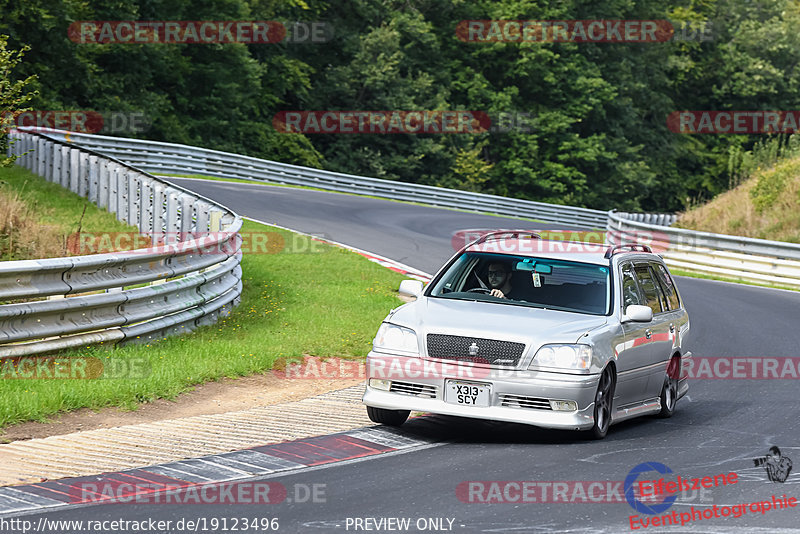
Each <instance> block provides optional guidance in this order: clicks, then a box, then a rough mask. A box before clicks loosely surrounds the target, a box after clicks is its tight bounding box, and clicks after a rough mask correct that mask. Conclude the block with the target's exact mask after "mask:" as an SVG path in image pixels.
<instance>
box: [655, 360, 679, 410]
mask: <svg viewBox="0 0 800 534" xmlns="http://www.w3.org/2000/svg"><path fill="white" fill-rule="evenodd" d="M678 369H680V359H679V358H677V357H676V358H672V359H671V360H670V362H669V365H668V366H667V374H666V376H664V385H663V386H662V387H661V396H660V399H661V411H660V412H658V416H659V417H661V418H664V419H667V418H668V417H672V414H673V413H675V405H676V404H677V403H678V377H679V376H680V374H679V371H678Z"/></svg>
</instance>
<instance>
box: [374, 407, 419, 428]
mask: <svg viewBox="0 0 800 534" xmlns="http://www.w3.org/2000/svg"><path fill="white" fill-rule="evenodd" d="M410 413H411V412H410V411H409V410H384V409H383V408H373V407H372V406H367V416H369V419H370V421H372V422H373V423H380V424H382V425H388V426H400V425H402V424H403V423H405V422H406V419H408V414H410Z"/></svg>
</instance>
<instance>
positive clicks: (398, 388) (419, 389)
mask: <svg viewBox="0 0 800 534" xmlns="http://www.w3.org/2000/svg"><path fill="white" fill-rule="evenodd" d="M389 391H391V392H392V393H401V394H403V395H414V396H415V397H426V398H429V399H435V398H436V386H432V385H430V384H412V383H411V382H396V381H392V385H391V386H389Z"/></svg>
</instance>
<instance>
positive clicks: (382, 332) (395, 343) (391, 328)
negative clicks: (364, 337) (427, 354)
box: [372, 323, 419, 355]
mask: <svg viewBox="0 0 800 534" xmlns="http://www.w3.org/2000/svg"><path fill="white" fill-rule="evenodd" d="M372 348H373V349H375V350H380V351H391V352H403V353H406V354H409V355H411V354H413V355H418V354H419V347H418V345H417V333H416V332H414V331H413V330H411V329H410V328H403V327H402V326H397V325H394V324H391V323H383V324H381V327H380V328H378V333H377V334H375V339H374V340H373V341H372Z"/></svg>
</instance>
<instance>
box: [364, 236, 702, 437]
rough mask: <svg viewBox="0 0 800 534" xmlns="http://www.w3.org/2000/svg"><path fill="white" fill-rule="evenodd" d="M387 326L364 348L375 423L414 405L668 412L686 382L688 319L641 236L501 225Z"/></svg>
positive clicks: (593, 428) (448, 411) (412, 286)
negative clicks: (585, 236)
mask: <svg viewBox="0 0 800 534" xmlns="http://www.w3.org/2000/svg"><path fill="white" fill-rule="evenodd" d="M400 292H401V293H402V294H406V295H409V296H414V297H417V298H416V300H415V301H413V302H409V303H407V304H404V305H403V306H400V307H399V308H397V309H395V310H393V311H392V312H391V313H390V314H389V315H388V316H387V317H386V319H385V320H384V322H383V323H382V324H381V326H380V328H379V330H378V333H377V335H376V336H375V339H374V341H373V348H372V351H370V353H369V355H368V356H367V387H366V391H365V393H364V398H363V402H364V404H366V406H367V413H368V415H369V417H370V419H371V420H372V421H374V422H376V423H382V424H386V425H393V426H397V425H401V424H403V423H404V422H405V421H406V419H407V418H408V415H409V413H410V411H419V412H428V413H434V414H445V415H453V416H462V417H474V418H481V419H492V420H496V421H509V422H515V423H526V424H531V425H536V426H539V427H545V428H555V429H569V430H580V431H585V433H586V434H587V435H588V436H589V437H593V438H596V439H602V438H603V437H605V436H606V434H607V432H608V428H609V426H610V425H611V424H612V423H617V422H620V421H623V420H625V419H630V418H632V417H637V416H640V415H646V414H655V415H659V416H661V417H670V416H671V415H672V413H673V411H674V410H675V405H676V402H677V401H678V399H680V398H681V397H682V396H683V395H685V394H686V392H687V390H688V384H687V382H686V375H685V374H683V372H682V369H684V368H685V367H686V365H684V362H685V361H686V360H687V359H688V358H691V353H690V352H688V351H686V349H685V347H684V340H685V338H686V335H687V333H688V332H689V317H688V315H687V313H686V310H685V309H684V307H683V302H682V300H681V297H680V294H679V293H678V289H677V287H676V286H675V283H674V281H673V279H672V277H671V276H670V273H669V271H668V270H667V267H666V265H665V264H664V261H663V260H662V258H661V257H660V256H658V255H657V254H653V253H652V252H651V250H650V248H649V247H647V246H644V245H614V246H609V245H601V244H597V243H576V242H568V241H548V240H543V239H540V238H539V236H538V234H535V233H532V232H516V231H515V232H493V233H489V234H487V235H484V236H482V237H481V238H479V239H477V240H476V241H474V242H472V243H470V244H469V245H467V246H466V247H464V248H463V249H462V250H461V251H459V252H458V253H457V254H455V255H454V256H453V257H452V258H451V259H450V261H448V262H447V264H446V265H445V266H444V267H443V268H442V269H441V270H440V271H439V272H438V273H437V274H436V276H435V277H434V278H433V279H432V280H431V282H430V283H429V284H428V286H427V287H426V288H424V289H423V285H422V283H421V282H419V281H417V280H404V281H403V282H402V283H401V284H400Z"/></svg>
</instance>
